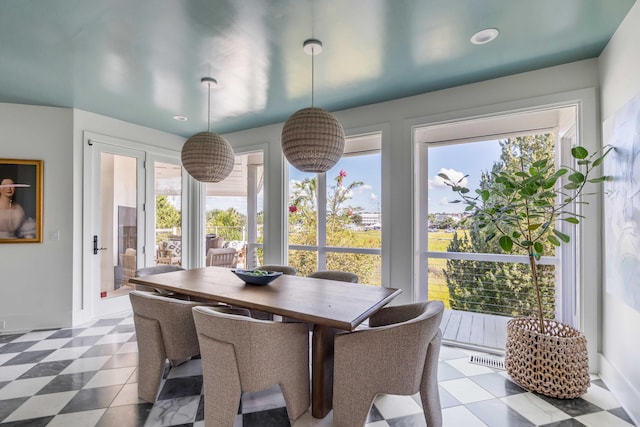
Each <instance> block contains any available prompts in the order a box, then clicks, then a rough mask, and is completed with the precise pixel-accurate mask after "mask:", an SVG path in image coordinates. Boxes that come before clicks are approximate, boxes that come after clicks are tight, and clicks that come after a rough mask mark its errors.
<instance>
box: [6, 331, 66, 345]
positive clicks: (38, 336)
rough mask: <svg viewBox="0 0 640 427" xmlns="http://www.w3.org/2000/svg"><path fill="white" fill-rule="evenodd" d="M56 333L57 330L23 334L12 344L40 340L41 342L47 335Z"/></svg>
mask: <svg viewBox="0 0 640 427" xmlns="http://www.w3.org/2000/svg"><path fill="white" fill-rule="evenodd" d="M56 332H58V331H57V330H52V331H36V332H29V333H26V334H24V335H23V336H21V337H20V338H16V339H15V340H13V341H12V342H27V341H40V340H43V339H45V338H47V337H48V336H49V335H52V334H54V333H56Z"/></svg>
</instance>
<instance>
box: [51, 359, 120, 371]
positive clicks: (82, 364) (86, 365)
mask: <svg viewBox="0 0 640 427" xmlns="http://www.w3.org/2000/svg"><path fill="white" fill-rule="evenodd" d="M109 359H111V356H99V357H83V358H81V359H76V360H74V361H73V362H71V364H70V365H69V366H67V367H66V368H65V369H64V370H63V371H62V372H60V373H61V374H75V373H77V372H90V371H97V370H99V369H100V368H102V365H104V364H105V363H107V360H109Z"/></svg>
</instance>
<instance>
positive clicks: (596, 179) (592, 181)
mask: <svg viewBox="0 0 640 427" xmlns="http://www.w3.org/2000/svg"><path fill="white" fill-rule="evenodd" d="M606 180H607V177H606V176H601V177H598V178H593V179H590V180H588V182H590V183H592V184H597V183H599V182H605V181H606Z"/></svg>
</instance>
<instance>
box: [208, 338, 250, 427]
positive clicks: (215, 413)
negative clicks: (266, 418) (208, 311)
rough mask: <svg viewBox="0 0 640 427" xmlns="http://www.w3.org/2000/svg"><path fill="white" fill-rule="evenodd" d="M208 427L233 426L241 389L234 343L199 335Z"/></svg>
mask: <svg viewBox="0 0 640 427" xmlns="http://www.w3.org/2000/svg"><path fill="white" fill-rule="evenodd" d="M198 339H199V342H200V353H201V354H202V373H203V378H204V418H205V424H206V425H207V426H216V427H226V426H229V427H233V424H234V422H235V418H236V414H237V413H238V404H239V403H240V397H241V393H242V389H241V386H240V373H239V372H238V365H237V362H236V355H235V350H234V349H233V345H232V344H228V343H223V342H220V341H216V340H214V339H212V338H209V337H206V336H203V335H199V336H198Z"/></svg>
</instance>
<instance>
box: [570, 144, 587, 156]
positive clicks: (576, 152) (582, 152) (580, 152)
mask: <svg viewBox="0 0 640 427" xmlns="http://www.w3.org/2000/svg"><path fill="white" fill-rule="evenodd" d="M571 155H572V156H573V157H575V158H576V159H586V158H587V156H588V155H589V152H588V151H587V149H586V148H584V147H581V146H577V147H573V148H572V149H571Z"/></svg>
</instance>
